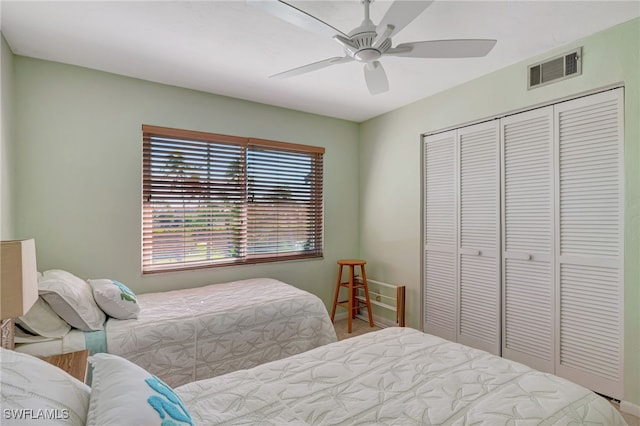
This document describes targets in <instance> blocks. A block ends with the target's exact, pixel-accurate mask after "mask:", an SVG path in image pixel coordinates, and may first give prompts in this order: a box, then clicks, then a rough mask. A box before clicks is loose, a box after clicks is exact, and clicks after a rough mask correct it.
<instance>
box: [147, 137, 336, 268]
mask: <svg viewBox="0 0 640 426" xmlns="http://www.w3.org/2000/svg"><path fill="white" fill-rule="evenodd" d="M142 131H143V156H142V167H143V189H142V197H143V200H142V207H143V208H142V272H143V273H145V274H148V273H155V272H165V271H175V270H185V269H195V268H207V267H213V266H224V265H236V264H246V263H259V262H271V261H278V260H290V259H303V258H313V257H321V256H322V223H323V214H322V170H323V166H322V156H323V154H324V148H320V147H313V146H306V145H296V144H288V143H284V142H275V141H267V140H261V139H249V138H240V137H234V136H224V135H216V134H210V133H202V132H194V131H187V130H177V129H168V128H163V127H155V126H147V125H143V126H142Z"/></svg>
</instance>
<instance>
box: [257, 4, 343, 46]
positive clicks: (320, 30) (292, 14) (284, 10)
mask: <svg viewBox="0 0 640 426" xmlns="http://www.w3.org/2000/svg"><path fill="white" fill-rule="evenodd" d="M245 1H246V2H247V4H249V5H251V6H255V7H257V8H258V9H262V10H263V11H265V12H267V13H269V14H271V15H273V16H275V17H276V18H280V19H282V20H283V21H286V22H289V23H290V24H293V25H295V26H298V27H300V28H302V29H304V30H307V31H311V32H314V33H317V34H320V35H323V36H326V37H333V36H334V35H336V34H340V35H342V36H344V37H347V35H346V34H344V33H343V32H342V31H340V30H338V29H337V28H334V27H332V26H331V25H329V24H327V23H326V22H324V21H321V20H320V19H318V18H316V17H315V16H313V15H309V14H308V13H307V12H305V11H304V10H300V9H298V8H297V7H295V6H292V5H290V4H289V3H286V2H284V1H279V0H245Z"/></svg>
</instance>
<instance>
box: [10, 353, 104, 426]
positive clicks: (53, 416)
mask: <svg viewBox="0 0 640 426" xmlns="http://www.w3.org/2000/svg"><path fill="white" fill-rule="evenodd" d="M0 359H1V360H2V368H0V383H2V386H0V393H1V394H2V397H1V398H0V400H1V401H2V413H0V415H2V424H3V425H10V424H16V425H25V424H39V423H42V424H47V425H84V424H85V422H86V419H87V410H88V408H89V395H90V392H91V391H90V389H89V386H87V385H85V384H84V383H82V382H80V381H79V380H77V379H76V378H74V377H72V376H71V375H69V374H67V373H65V372H64V371H62V370H61V369H59V368H58V367H55V366H53V365H51V364H49V363H48V362H45V361H43V360H41V359H38V358H36V357H33V356H31V355H27V354H23V353H20V352H15V351H10V350H6V349H1V348H0ZM20 416H22V418H19V417H20ZM5 422H6V423H5Z"/></svg>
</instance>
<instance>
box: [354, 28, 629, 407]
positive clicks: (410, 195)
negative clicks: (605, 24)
mask: <svg viewBox="0 0 640 426" xmlns="http://www.w3.org/2000/svg"><path fill="white" fill-rule="evenodd" d="M578 46H583V64H582V66H583V68H582V75H581V76H579V77H576V78H572V79H568V80H565V81H561V82H558V83H555V84H551V85H548V86H545V87H540V88H537V89H534V90H531V91H528V90H527V84H526V75H527V73H526V70H527V68H526V66H527V64H529V63H532V62H536V61H538V60H543V59H545V58H547V57H549V56H552V55H554V54H560V53H563V52H565V51H567V50H569V49H572V48H574V47H578ZM616 83H624V86H625V147H624V149H625V185H626V188H625V204H626V208H625V289H624V296H625V323H624V328H625V348H624V357H625V391H626V398H625V399H626V400H627V401H629V402H632V403H634V404H638V405H640V161H639V160H640V119H639V118H638V117H640V19H635V20H633V21H630V22H627V23H624V24H622V25H619V26H616V27H614V28H611V29H609V30H606V31H604V32H601V33H598V34H595V35H593V36H591V37H588V38H586V39H584V40H580V41H577V42H575V43H572V44H570V45H567V46H565V47H563V48H561V49H557V50H555V51H552V52H548V53H546V54H544V55H541V56H539V57H534V58H531V59H529V60H527V61H526V62H522V63H518V64H515V65H512V66H509V67H507V68H504V69H502V70H499V71H497V72H494V73H492V74H489V75H486V76H483V77H481V78H478V79H476V80H473V81H471V82H468V83H466V84H463V85H460V86H457V87H455V88H452V89H450V90H447V91H444V92H441V93H438V94H436V95H434V96H431V97H429V98H426V99H422V100H420V101H418V102H416V103H414V104H411V105H408V106H406V107H403V108H400V109H397V110H395V111H392V112H390V113H388V114H384V115H382V116H380V117H377V118H374V119H372V120H369V121H367V122H365V123H362V125H361V128H360V156H361V159H362V160H361V167H360V182H361V186H360V193H361V197H360V209H361V217H362V221H361V226H360V235H361V238H360V254H361V256H362V257H363V258H365V259H367V261H368V262H369V264H370V265H371V267H370V268H369V269H368V270H367V272H368V274H369V275H371V277H375V278H377V279H380V280H383V281H387V282H396V283H404V284H405V285H407V322H408V325H410V326H412V327H416V328H420V329H421V328H422V319H421V304H422V299H421V267H422V265H421V255H420V252H421V250H422V244H421V215H422V208H421V176H422V175H421V155H422V154H421V139H420V135H421V134H422V133H428V132H433V131H436V130H439V129H443V128H447V127H452V126H456V125H459V124H463V123H467V122H470V121H475V120H479V119H482V118H485V117H490V116H494V115H499V114H502V113H506V112H509V111H513V110H517V109H521V108H525V107H528V106H531V105H536V104H540V103H545V102H550V101H552V100H554V99H559V98H562V97H567V96H572V95H575V94H578V93H581V92H585V91H590V90H593V89H597V88H600V87H605V86H608V85H612V84H616Z"/></svg>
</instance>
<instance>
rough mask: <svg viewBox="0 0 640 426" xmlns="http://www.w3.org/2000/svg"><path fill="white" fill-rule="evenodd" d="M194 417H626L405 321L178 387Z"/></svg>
mask: <svg viewBox="0 0 640 426" xmlns="http://www.w3.org/2000/svg"><path fill="white" fill-rule="evenodd" d="M176 393H177V394H178V395H180V397H181V398H182V399H183V401H184V403H185V405H186V406H187V408H188V409H189V411H190V413H191V415H192V417H193V420H194V422H195V423H196V424H202V425H210V424H218V423H228V424H258V423H260V424H284V423H294V424H397V425H410V424H438V425H440V424H447V425H463V424H465V425H466V424H485V425H507V424H519V425H528V424H531V425H533V424H535V425H545V424H606V425H624V424H625V422H624V420H623V419H622V417H621V416H620V414H619V413H618V412H617V411H616V410H615V409H614V408H613V407H612V406H611V404H609V403H608V402H607V401H606V400H605V399H603V398H602V397H600V396H598V395H596V394H595V393H593V392H591V391H589V390H588V389H585V388H583V387H581V386H579V385H576V384H574V383H571V382H569V381H567V380H564V379H562V378H559V377H557V376H554V375H551V374H547V373H542V372H539V371H535V370H532V369H531V368H529V367H526V366H524V365H522V364H518V363H516V362H513V361H510V360H507V359H504V358H500V357H497V356H494V355H491V354H489V353H487V352H483V351H480V350H477V349H472V348H469V347H466V346H463V345H460V344H457V343H452V342H449V341H446V340H443V339H440V338H438V337H435V336H432V335H428V334H424V333H422V332H420V331H417V330H412V329H409V328H387V329H384V330H381V331H378V332H374V333H369V334H365V335H362V336H358V337H353V338H351V339H346V340H343V341H340V342H337V343H333V344H330V345H327V346H323V347H319V348H316V349H313V350H310V351H308V352H305V353H302V354H298V355H295V356H292V357H289V358H286V359H282V360H279V361H275V362H271V363H268V364H264V365H261V366H258V367H255V368H252V369H249V370H243V371H236V372H234V373H230V374H226V375H224V376H220V377H215V378H212V379H208V380H202V381H197V382H194V383H189V384H186V385H184V386H181V387H178V388H177V389H176Z"/></svg>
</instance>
